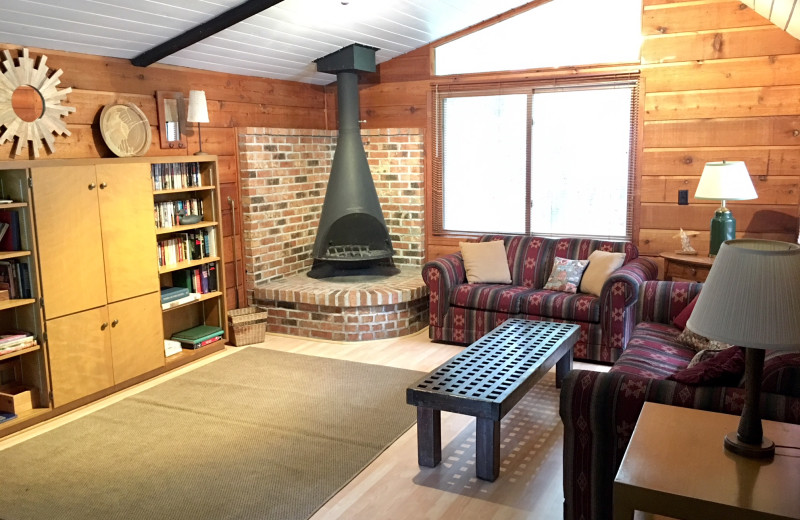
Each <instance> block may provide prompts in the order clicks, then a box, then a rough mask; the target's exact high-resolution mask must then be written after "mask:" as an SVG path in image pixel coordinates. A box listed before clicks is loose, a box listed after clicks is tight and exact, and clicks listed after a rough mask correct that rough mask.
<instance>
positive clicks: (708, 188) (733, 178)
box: [694, 161, 758, 200]
mask: <svg viewBox="0 0 800 520" xmlns="http://www.w3.org/2000/svg"><path fill="white" fill-rule="evenodd" d="M694 198H696V199H710V200H750V199H755V198H758V194H757V193H756V189H755V187H753V181H752V180H751V179H750V174H749V173H748V172H747V167H746V166H745V165H744V162H743V161H722V162H710V163H706V166H705V168H703V175H702V176H701V177H700V183H699V184H698V185H697V192H695V194H694Z"/></svg>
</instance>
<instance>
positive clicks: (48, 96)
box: [0, 49, 75, 157]
mask: <svg viewBox="0 0 800 520" xmlns="http://www.w3.org/2000/svg"><path fill="white" fill-rule="evenodd" d="M3 54H4V55H5V60H4V61H2V62H0V63H1V64H2V67H0V72H2V74H0V127H2V128H3V130H2V133H0V144H3V143H5V142H6V141H12V140H13V139H14V137H17V143H16V146H15V147H14V154H15V155H20V154H21V153H22V151H23V150H25V149H26V148H28V142H30V143H31V145H30V146H31V149H32V150H33V155H34V157H39V148H40V147H41V146H42V143H41V141H44V142H45V143H46V144H47V148H48V150H49V151H50V152H51V153H52V152H54V151H55V136H54V135H53V134H61V135H67V136H68V135H71V134H70V131H69V130H67V125H66V124H64V121H63V119H62V117H66V116H67V115H69V114H70V113H72V112H75V108H74V107H67V106H62V105H61V101H62V100H63V99H64V98H65V97H66V95H67V94H69V93H70V92H72V88H71V87H67V88H63V89H60V90H59V89H57V88H56V86H57V85H58V84H59V83H61V81H60V80H59V79H58V78H59V77H60V76H61V74H62V70H61V69H58V70H57V71H55V72H54V73H53V74H48V73H49V71H50V69H49V68H47V66H45V62H46V61H47V56H44V55H42V56H40V58H39V64H38V66H34V59H33V58H31V57H30V56H29V55H28V49H22V53H21V55H20V56H19V57H18V58H17V63H15V62H14V59H13V58H12V57H11V53H9V52H8V51H7V50H4V51H3ZM26 85H27V86H31V87H33V88H34V89H36V91H37V92H38V93H39V95H40V96H41V97H42V101H43V105H44V106H43V108H42V114H41V116H39V118H38V119H35V120H34V121H24V120H23V119H21V118H20V117H19V115H17V113H16V112H15V111H14V107H13V106H12V104H11V97H12V96H13V95H14V91H16V90H17V89H18V88H19V87H23V86H26Z"/></svg>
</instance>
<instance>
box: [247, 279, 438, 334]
mask: <svg viewBox="0 0 800 520" xmlns="http://www.w3.org/2000/svg"><path fill="white" fill-rule="evenodd" d="M359 278H360V277H359ZM359 278H356V279H355V280H353V279H351V280H344V277H339V278H329V279H324V280H315V279H313V278H309V277H308V276H306V275H304V274H298V275H294V276H289V277H286V278H283V279H281V280H275V281H272V282H270V283H267V284H263V285H259V286H257V287H256V288H255V297H254V300H255V303H256V304H257V305H258V306H260V307H264V308H266V309H268V320H267V329H268V330H269V331H270V332H277V333H281V334H290V335H292V336H305V337H311V338H321V339H330V340H338V341H364V340H371V339H384V338H396V337H398V336H405V335H408V334H413V333H414V332H417V331H419V330H421V329H423V328H424V327H426V326H427V325H428V288H427V286H426V285H425V284H424V282H423V281H422V278H421V276H420V270H419V269H418V268H416V267H414V268H409V267H406V268H402V269H401V272H400V274H398V275H395V276H391V277H383V278H378V277H364V278H366V280H364V279H359Z"/></svg>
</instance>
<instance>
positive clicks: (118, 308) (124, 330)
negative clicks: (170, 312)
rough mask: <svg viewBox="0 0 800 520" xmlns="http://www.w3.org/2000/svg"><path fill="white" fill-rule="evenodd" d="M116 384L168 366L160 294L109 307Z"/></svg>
mask: <svg viewBox="0 0 800 520" xmlns="http://www.w3.org/2000/svg"><path fill="white" fill-rule="evenodd" d="M108 319H109V320H110V323H111V353H112V356H113V359H114V383H116V384H119V383H121V382H123V381H127V380H128V379H131V378H133V377H136V376H138V375H141V374H144V373H146V372H149V371H151V370H155V369H156V368H161V367H163V366H164V334H163V328H162V326H161V297H160V295H159V293H158V292H154V293H151V294H146V295H144V296H139V297H138V298H131V299H130V300H124V301H121V302H116V303H111V304H109V306H108Z"/></svg>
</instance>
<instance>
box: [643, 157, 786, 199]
mask: <svg viewBox="0 0 800 520" xmlns="http://www.w3.org/2000/svg"><path fill="white" fill-rule="evenodd" d="M745 164H746V163H745ZM752 181H753V186H755V188H756V193H758V198H757V199H753V200H742V201H738V202H737V204H753V205H764V204H777V205H784V206H785V205H800V177H764V178H763V180H762V179H759V178H758V177H752ZM698 182H700V175H697V176H696V177H667V176H658V177H651V176H647V177H642V190H641V196H642V203H645V202H677V200H678V190H689V204H696V203H697V204H703V203H707V202H708V201H701V200H697V199H695V198H694V193H695V192H696V191H697V184H698Z"/></svg>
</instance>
